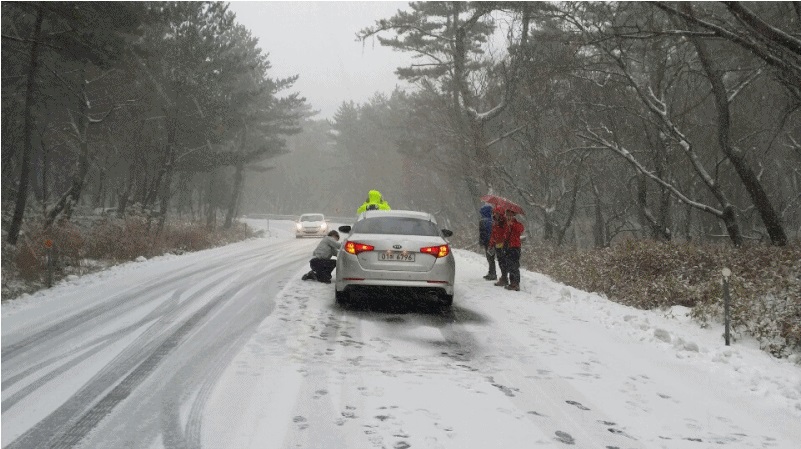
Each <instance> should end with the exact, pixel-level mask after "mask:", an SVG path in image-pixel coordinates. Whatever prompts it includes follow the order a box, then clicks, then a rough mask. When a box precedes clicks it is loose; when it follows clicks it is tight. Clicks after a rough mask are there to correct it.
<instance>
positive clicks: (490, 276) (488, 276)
mask: <svg viewBox="0 0 801 449" xmlns="http://www.w3.org/2000/svg"><path fill="white" fill-rule="evenodd" d="M484 279H486V280H488V281H494V280H496V279H498V276H496V275H495V273H487V274H486V275H485V276H484Z"/></svg>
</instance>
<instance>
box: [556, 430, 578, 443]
mask: <svg viewBox="0 0 801 449" xmlns="http://www.w3.org/2000/svg"><path fill="white" fill-rule="evenodd" d="M556 441H558V442H560V443H565V444H571V445H572V444H576V440H574V439H573V437H572V436H571V435H570V434H569V433H567V432H562V431H561V430H557V431H556Z"/></svg>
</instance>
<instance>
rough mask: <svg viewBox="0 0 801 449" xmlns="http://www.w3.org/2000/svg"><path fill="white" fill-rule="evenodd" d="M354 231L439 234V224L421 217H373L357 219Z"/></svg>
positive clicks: (366, 232) (362, 232) (432, 235)
mask: <svg viewBox="0 0 801 449" xmlns="http://www.w3.org/2000/svg"><path fill="white" fill-rule="evenodd" d="M353 232H354V233H359V234H400V235H425V236H431V237H434V236H438V235H439V228H437V225H436V224H434V223H432V222H430V221H428V220H421V219H419V218H406V217H372V218H365V219H364V220H360V221H357V222H356V224H354V225H353Z"/></svg>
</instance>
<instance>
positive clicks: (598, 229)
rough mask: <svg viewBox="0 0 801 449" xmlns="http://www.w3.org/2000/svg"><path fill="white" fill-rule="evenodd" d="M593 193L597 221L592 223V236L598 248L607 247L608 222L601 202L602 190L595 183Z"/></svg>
mask: <svg viewBox="0 0 801 449" xmlns="http://www.w3.org/2000/svg"><path fill="white" fill-rule="evenodd" d="M592 193H593V197H594V198H595V222H594V223H593V225H592V236H593V240H594V242H595V247H596V248H605V247H606V246H607V245H606V232H605V230H606V222H605V221H604V214H603V204H602V203H601V192H599V191H598V186H596V185H595V183H593V185H592Z"/></svg>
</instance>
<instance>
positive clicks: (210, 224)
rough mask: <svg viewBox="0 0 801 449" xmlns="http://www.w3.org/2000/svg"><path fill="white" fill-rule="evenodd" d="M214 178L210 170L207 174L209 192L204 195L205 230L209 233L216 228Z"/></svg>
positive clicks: (213, 173)
mask: <svg viewBox="0 0 801 449" xmlns="http://www.w3.org/2000/svg"><path fill="white" fill-rule="evenodd" d="M215 178H216V175H215V172H214V170H212V171H211V172H210V173H209V190H208V192H207V193H206V207H207V209H206V228H207V229H208V230H210V231H211V230H214V228H215V227H217V204H215V201H214V198H215V195H214V189H215V187H216V185H215V184H216V183H215Z"/></svg>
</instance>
